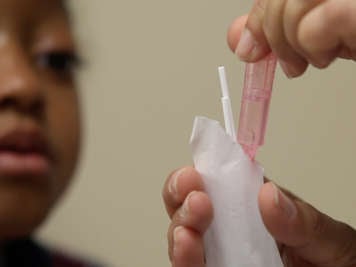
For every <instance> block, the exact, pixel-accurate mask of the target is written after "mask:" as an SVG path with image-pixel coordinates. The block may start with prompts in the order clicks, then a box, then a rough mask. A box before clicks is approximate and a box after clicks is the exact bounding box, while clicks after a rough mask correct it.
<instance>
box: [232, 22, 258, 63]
mask: <svg viewBox="0 0 356 267" xmlns="http://www.w3.org/2000/svg"><path fill="white" fill-rule="evenodd" d="M256 47H257V42H256V39H255V38H254V37H253V35H252V33H251V31H250V30H249V29H247V28H245V29H244V30H243V32H242V34H241V38H240V41H239V43H238V45H237V48H236V51H235V52H236V54H237V55H238V56H239V58H240V59H243V60H245V59H248V58H250V53H251V52H252V51H253V50H255V49H256Z"/></svg>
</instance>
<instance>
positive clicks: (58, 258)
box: [50, 250, 104, 267]
mask: <svg viewBox="0 0 356 267" xmlns="http://www.w3.org/2000/svg"><path fill="white" fill-rule="evenodd" d="M50 254H51V261H52V267H104V266H102V265H98V264H94V263H92V262H89V261H87V260H84V259H81V258H79V257H75V256H73V255H69V254H65V253H63V252H59V251H56V250H54V251H51V252H50Z"/></svg>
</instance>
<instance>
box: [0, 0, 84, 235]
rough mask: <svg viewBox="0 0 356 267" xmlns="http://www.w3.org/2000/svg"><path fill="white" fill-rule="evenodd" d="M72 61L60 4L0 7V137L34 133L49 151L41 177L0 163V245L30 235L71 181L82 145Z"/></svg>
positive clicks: (31, 1) (21, 0) (10, 2)
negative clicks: (9, 133)
mask: <svg viewBox="0 0 356 267" xmlns="http://www.w3.org/2000/svg"><path fill="white" fill-rule="evenodd" d="M76 62H77V59H76V48H75V43H74V40H73V36H72V33H71V29H70V24H69V19H68V16H67V13H66V11H65V9H64V7H63V3H62V1H60V0H1V1H0V136H1V135H2V133H3V132H6V131H10V130H12V129H21V130H24V131H27V132H36V134H37V135H39V136H41V138H42V139H44V140H45V143H46V147H47V150H48V151H49V152H48V159H49V160H48V161H49V164H47V165H48V166H47V165H46V166H47V167H48V168H42V169H41V168H39V169H40V170H41V171H37V169H38V168H37V169H36V168H35V167H36V166H35V167H33V166H32V167H31V166H30V167H29V168H27V169H26V168H23V169H21V168H19V166H14V169H11V168H9V164H10V163H7V162H1V161H0V240H6V239H11V238H16V237H20V236H25V235H29V234H30V233H31V232H33V231H34V229H36V228H37V227H38V226H39V225H40V224H41V223H42V222H43V220H44V219H45V218H46V216H47V215H48V213H49V212H50V210H51V209H52V207H53V205H54V203H55V202H56V201H57V199H58V198H59V196H60V195H61V194H62V193H63V191H64V190H65V188H66V187H67V185H68V183H69V181H70V177H71V176H72V173H73V170H74V168H75V164H76V162H77V157H78V151H79V145H80V114H79V113H80V112H79V104H78V94H77V91H76V90H75V80H74V68H75V66H76ZM49 154H50V156H49ZM2 164H4V166H5V167H3V168H2V166H3V165H2ZM6 164H7V165H6ZM42 165H43V164H42ZM42 165H41V166H42ZM20 167H21V166H20ZM43 169H45V170H46V171H43Z"/></svg>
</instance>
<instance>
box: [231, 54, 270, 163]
mask: <svg viewBox="0 0 356 267" xmlns="http://www.w3.org/2000/svg"><path fill="white" fill-rule="evenodd" d="M276 62H277V60H276V57H275V56H274V55H272V54H270V55H268V56H267V57H266V58H264V59H262V60H261V61H258V62H256V63H247V64H246V69H245V81H244V88H243V93H242V102H241V111H240V121H239V129H238V137H237V140H238V142H239V143H240V144H241V146H242V147H243V149H244V150H245V152H246V154H247V155H248V156H249V157H250V158H251V159H252V160H253V159H254V158H255V156H256V152H257V149H258V147H260V146H262V145H263V144H264V136H265V132H266V126H267V119H268V110H269V103H270V99H271V94H272V86H273V80H274V73H275V70H276Z"/></svg>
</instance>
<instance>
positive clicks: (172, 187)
mask: <svg viewBox="0 0 356 267" xmlns="http://www.w3.org/2000/svg"><path fill="white" fill-rule="evenodd" d="M184 171H185V168H182V169H179V170H177V171H176V172H175V173H174V174H173V176H172V179H171V181H170V183H169V186H168V191H169V193H170V194H171V195H173V196H174V195H176V194H177V192H178V189H177V183H178V178H179V177H180V176H181V175H182V174H183V173H184Z"/></svg>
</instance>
